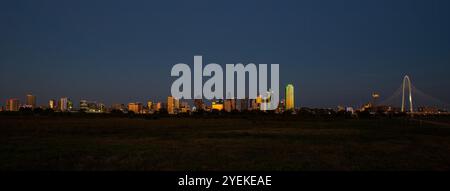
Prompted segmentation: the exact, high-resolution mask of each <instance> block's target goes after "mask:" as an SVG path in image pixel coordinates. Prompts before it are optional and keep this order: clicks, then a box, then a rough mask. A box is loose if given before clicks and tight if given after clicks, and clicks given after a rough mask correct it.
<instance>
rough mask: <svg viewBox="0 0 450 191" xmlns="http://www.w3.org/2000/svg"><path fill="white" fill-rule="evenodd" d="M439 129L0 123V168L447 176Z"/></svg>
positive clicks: (361, 124) (262, 123) (443, 131)
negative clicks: (437, 173) (376, 172)
mask: <svg viewBox="0 0 450 191" xmlns="http://www.w3.org/2000/svg"><path fill="white" fill-rule="evenodd" d="M445 123H446V121H445V120H444V122H442V120H441V121H439V123H426V122H424V123H420V122H418V121H409V122H408V121H406V120H404V119H393V120H387V119H385V120H343V119H342V120H333V121H325V120H301V119H295V120H293V119H267V118H255V119H220V118H219V119H213V118H211V119H199V118H161V119H151V120H148V119H129V118H112V117H111V118H107V117H98V118H93V117H87V118H82V117H32V116H30V117H25V116H23V117H21V116H0V170H151V171H152V170H165V171H170V170H282V171H298V170H345V171H347V170H450V128H449V127H448V126H447V125H445Z"/></svg>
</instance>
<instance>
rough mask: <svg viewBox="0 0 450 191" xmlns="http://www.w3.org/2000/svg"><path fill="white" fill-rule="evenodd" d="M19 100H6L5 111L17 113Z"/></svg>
mask: <svg viewBox="0 0 450 191" xmlns="http://www.w3.org/2000/svg"><path fill="white" fill-rule="evenodd" d="M19 107H20V101H19V99H8V100H7V101H6V111H19Z"/></svg>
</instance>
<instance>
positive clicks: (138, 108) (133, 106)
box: [128, 102, 142, 113]
mask: <svg viewBox="0 0 450 191" xmlns="http://www.w3.org/2000/svg"><path fill="white" fill-rule="evenodd" d="M128 111H132V112H134V113H142V103H138V102H136V103H129V104H128Z"/></svg>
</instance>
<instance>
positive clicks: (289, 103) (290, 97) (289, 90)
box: [285, 84, 295, 111]
mask: <svg viewBox="0 0 450 191" xmlns="http://www.w3.org/2000/svg"><path fill="white" fill-rule="evenodd" d="M285 96H286V100H285V101H286V103H285V105H286V111H294V110H295V105H294V85H292V84H288V85H287V86H286V95H285Z"/></svg>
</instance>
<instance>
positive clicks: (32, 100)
mask: <svg viewBox="0 0 450 191" xmlns="http://www.w3.org/2000/svg"><path fill="white" fill-rule="evenodd" d="M26 107H30V108H33V109H34V108H36V96H34V95H31V94H28V95H27V101H26Z"/></svg>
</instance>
